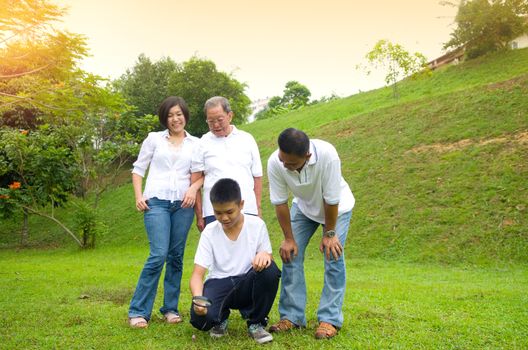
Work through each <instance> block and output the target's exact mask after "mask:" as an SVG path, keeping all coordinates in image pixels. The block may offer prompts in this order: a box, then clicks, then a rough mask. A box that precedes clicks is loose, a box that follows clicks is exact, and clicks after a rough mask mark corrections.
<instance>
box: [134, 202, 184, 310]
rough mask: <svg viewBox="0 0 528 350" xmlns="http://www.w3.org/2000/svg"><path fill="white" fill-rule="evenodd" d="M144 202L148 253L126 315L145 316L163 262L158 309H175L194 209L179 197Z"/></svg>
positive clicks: (151, 305)
mask: <svg viewBox="0 0 528 350" xmlns="http://www.w3.org/2000/svg"><path fill="white" fill-rule="evenodd" d="M147 204H148V206H149V207H150V210H147V211H145V214H144V221H145V228H146V230H147V235H148V239H149V244H150V254H149V257H148V258H147V261H146V262H145V266H144V267H143V271H141V275H140V276H139V281H138V283H137V287H136V291H135V293H134V296H133V297H132V301H131V302H130V309H129V311H128V316H129V317H144V318H145V319H147V320H149V319H150V315H151V313H152V307H153V305H154V299H155V298H156V292H157V289H158V281H159V278H160V275H161V271H162V269H163V265H164V264H165V263H166V268H165V280H164V284H163V291H164V295H163V306H162V307H161V309H160V312H161V313H162V314H165V313H167V312H169V311H172V312H178V299H179V297H180V282H181V278H182V269H183V253H184V250H185V243H186V241H187V234H188V233H189V229H190V227H191V224H192V222H193V218H194V209H193V208H182V207H181V201H174V202H171V201H169V200H162V199H158V198H151V199H149V200H148V201H147Z"/></svg>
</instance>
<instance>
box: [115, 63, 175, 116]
mask: <svg viewBox="0 0 528 350" xmlns="http://www.w3.org/2000/svg"><path fill="white" fill-rule="evenodd" d="M178 68H179V67H178V64H177V63H176V62H174V61H173V60H172V59H171V58H169V57H166V58H162V59H160V60H159V61H156V62H152V61H151V60H150V59H149V58H148V57H147V56H145V55H144V54H141V55H139V57H138V60H137V62H136V64H135V65H134V67H133V68H132V69H127V71H126V73H125V74H123V75H122V76H121V77H120V78H119V79H117V80H115V81H114V87H115V88H116V90H117V91H119V92H120V93H121V94H122V95H123V96H124V97H125V99H126V101H127V103H128V104H130V105H132V106H135V107H136V109H135V112H134V113H135V115H136V116H143V115H148V114H151V115H155V114H156V113H157V112H158V107H159V104H160V103H161V101H163V99H164V98H165V97H167V96H169V93H168V83H169V77H170V76H171V75H172V74H173V73H174V72H176V71H177V70H178Z"/></svg>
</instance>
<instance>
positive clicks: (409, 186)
mask: <svg viewBox="0 0 528 350" xmlns="http://www.w3.org/2000/svg"><path fill="white" fill-rule="evenodd" d="M399 90H400V94H401V97H400V99H398V100H395V99H394V98H392V89H391V88H382V89H378V90H375V91H369V92H364V93H360V94H357V95H353V96H350V97H348V98H343V99H340V100H337V101H332V102H329V103H325V104H318V105H314V106H311V107H307V108H304V109H302V110H298V111H295V112H293V113H290V114H287V115H283V116H280V117H278V118H274V119H267V120H263V121H257V122H254V123H252V124H248V125H244V126H243V129H245V130H247V131H249V132H251V133H252V134H253V135H254V136H255V138H256V140H257V142H258V144H259V146H260V149H261V157H262V160H263V164H264V166H266V161H267V158H268V156H269V154H270V153H271V152H272V151H273V150H274V149H275V148H276V137H277V135H278V133H280V131H282V130H283V129H284V128H286V127H290V126H291V127H297V128H300V129H302V130H304V131H306V132H307V134H308V135H309V136H310V137H313V138H321V139H325V140H328V141H330V142H332V143H333V144H334V145H335V146H336V148H337V150H338V152H339V153H340V155H341V158H342V161H343V164H342V170H343V174H344V176H345V178H346V180H347V181H348V182H349V184H350V185H351V188H352V191H353V192H354V195H355V196H356V200H357V204H356V208H355V209H354V214H353V220H352V225H351V230H350V234H349V238H348V245H349V249H348V254H349V256H354V257H360V258H372V257H376V258H383V259H391V260H393V259H397V260H403V261H421V262H424V261H438V262H444V263H459V262H462V263H463V262H468V263H477V264H487V263H495V262H528V180H527V179H528V136H527V135H528V134H527V133H528V97H527V96H528V50H527V49H524V50H516V51H510V52H507V53H503V54H496V55H493V56H488V57H483V58H481V59H478V60H472V61H468V62H466V63H464V64H460V65H458V66H449V67H446V68H443V69H440V70H437V71H434V72H433V74H432V75H431V76H428V77H421V78H419V79H415V80H412V79H408V80H406V81H403V82H400V83H399ZM264 186H265V190H264V198H263V205H264V213H265V218H266V220H267V222H268V224H269V226H270V231H271V233H272V240H273V242H274V244H275V245H276V246H277V245H278V244H279V243H280V240H281V236H282V235H281V233H280V229H279V226H278V224H277V222H276V220H275V219H274V212H273V209H272V207H271V205H270V203H269V198H268V194H267V179H266V177H265V183H264ZM132 202H133V196H132V189H131V186H130V185H128V184H127V185H125V186H122V187H119V188H117V189H115V190H113V191H111V192H109V193H107V194H106V195H105V197H104V198H103V201H102V203H101V209H102V214H103V219H104V220H105V221H106V222H107V223H108V225H109V228H110V234H109V235H107V236H106V237H101V238H100V239H99V243H100V244H108V245H113V244H134V242H137V243H139V244H144V243H145V237H144V233H143V224H142V220H141V216H140V215H138V214H137V213H135V212H134V211H133V210H132V206H131V203H132ZM71 210H73V208H71V207H70V208H66V210H63V211H60V210H59V211H58V214H57V215H58V216H59V217H63V218H64V219H65V220H66V221H68V216H69V213H70V212H71ZM2 226H3V228H1V229H0V244H1V245H2V246H3V247H10V246H13V245H15V244H16V240H17V236H16V235H15V234H13V231H16V230H17V229H18V227H17V226H16V225H15V224H14V223H12V222H4V225H2ZM31 226H32V231H33V232H35V231H37V232H39V233H38V234H36V233H34V234H33V235H32V236H31V242H32V244H33V245H39V246H40V245H46V246H61V245H64V244H69V241H68V238H67V237H65V236H64V235H63V234H62V233H61V232H60V230H59V229H58V228H57V227H55V226H53V224H50V223H48V222H47V221H44V220H42V219H39V218H34V217H32V218H31Z"/></svg>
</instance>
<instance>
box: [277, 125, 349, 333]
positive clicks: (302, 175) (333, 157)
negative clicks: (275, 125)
mask: <svg viewBox="0 0 528 350" xmlns="http://www.w3.org/2000/svg"><path fill="white" fill-rule="evenodd" d="M278 143H279V149H278V150H276V151H275V152H274V153H273V154H272V155H271V156H270V157H269V160H268V177H269V185H270V199H271V202H272V203H273V205H275V212H276V215H277V219H278V221H279V224H280V226H281V228H282V231H283V234H284V241H283V242H282V244H281V246H280V255H281V258H282V261H283V265H282V285H281V293H280V300H279V314H280V318H281V320H280V321H279V322H278V323H276V324H274V325H272V326H271V327H270V332H281V331H286V330H290V329H292V328H298V327H304V326H306V315H305V309H306V282H305V278H304V266H303V264H304V253H305V250H306V246H307V245H308V243H309V241H310V239H311V238H312V236H313V234H314V233H315V231H316V230H317V228H318V227H319V225H322V226H323V233H322V236H321V242H320V245H319V249H320V250H321V252H323V253H324V256H325V257H326V258H325V259H324V260H325V272H324V287H323V292H322V295H321V299H320V302H319V309H318V311H317V318H318V321H319V327H318V328H317V330H316V332H315V337H316V338H317V339H326V338H331V337H333V336H335V335H336V334H337V330H338V329H340V328H341V326H342V324H343V311H342V306H343V300H344V294H345V277H346V276H345V260H344V255H343V254H344V246H345V241H346V237H347V233H348V227H349V224H350V219H351V217H352V208H353V207H354V202H355V200H354V196H353V195H352V192H351V191H350V188H349V186H348V184H347V183H346V182H345V180H344V179H343V177H342V176H341V161H340V159H339V156H338V154H337V151H336V149H335V148H334V146H332V145H331V144H330V143H328V142H326V141H322V140H316V139H313V140H310V139H309V138H308V136H307V135H306V134H305V133H304V132H302V131H301V130H297V129H293V128H289V129H286V130H284V131H283V132H282V133H281V134H280V135H279V138H278ZM289 191H291V192H292V193H293V196H294V199H293V203H292V206H291V209H289V208H288V197H289Z"/></svg>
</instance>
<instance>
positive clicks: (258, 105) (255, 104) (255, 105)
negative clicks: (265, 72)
mask: <svg viewBox="0 0 528 350" xmlns="http://www.w3.org/2000/svg"><path fill="white" fill-rule="evenodd" d="M269 100H270V99H269V98H268V97H266V98H261V99H258V100H255V101H252V102H251V104H250V105H249V108H251V114H250V115H249V117H248V122H250V123H251V122H252V121H254V120H255V114H257V113H258V112H260V111H261V110H263V109H264V108H266V107H267V105H268V102H269Z"/></svg>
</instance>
